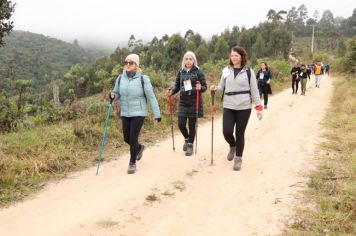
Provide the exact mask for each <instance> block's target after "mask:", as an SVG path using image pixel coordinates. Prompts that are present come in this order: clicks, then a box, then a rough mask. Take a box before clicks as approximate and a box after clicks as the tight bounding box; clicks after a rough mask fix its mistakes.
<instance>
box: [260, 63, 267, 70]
mask: <svg viewBox="0 0 356 236" xmlns="http://www.w3.org/2000/svg"><path fill="white" fill-rule="evenodd" d="M261 64H265V66H266V70H269V67H268V64H267V63H266V62H262V63H261Z"/></svg>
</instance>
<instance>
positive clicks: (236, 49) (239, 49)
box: [230, 46, 248, 67]
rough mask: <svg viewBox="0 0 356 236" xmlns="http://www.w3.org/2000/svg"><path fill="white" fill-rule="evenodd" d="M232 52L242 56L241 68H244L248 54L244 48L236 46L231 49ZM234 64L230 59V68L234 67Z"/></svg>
mask: <svg viewBox="0 0 356 236" xmlns="http://www.w3.org/2000/svg"><path fill="white" fill-rule="evenodd" d="M231 51H233V52H236V53H238V54H239V55H240V56H241V67H244V66H245V65H246V64H247V57H248V56H247V52H246V50H245V49H244V48H243V47H240V46H235V47H232V48H231ZM233 65H234V64H233V63H232V61H231V59H230V66H233Z"/></svg>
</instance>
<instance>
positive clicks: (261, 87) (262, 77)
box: [256, 62, 272, 109]
mask: <svg viewBox="0 0 356 236" xmlns="http://www.w3.org/2000/svg"><path fill="white" fill-rule="evenodd" d="M256 78H257V81H258V91H259V92H260V98H262V94H263V103H264V109H267V104H268V94H272V89H271V85H270V83H271V79H272V73H271V71H270V70H269V68H268V65H267V63H266V62H262V63H261V69H260V70H259V71H258V72H257V74H256Z"/></svg>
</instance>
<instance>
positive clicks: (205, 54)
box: [195, 43, 209, 65]
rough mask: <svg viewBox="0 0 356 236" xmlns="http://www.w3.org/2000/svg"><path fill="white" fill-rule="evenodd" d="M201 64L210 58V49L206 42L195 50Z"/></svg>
mask: <svg viewBox="0 0 356 236" xmlns="http://www.w3.org/2000/svg"><path fill="white" fill-rule="evenodd" d="M195 54H196V56H197V60H198V62H199V65H203V64H204V63H205V62H207V61H208V60H209V50H208V47H207V46H206V44H205V43H203V44H201V45H200V46H199V47H198V48H197V50H196V51H195Z"/></svg>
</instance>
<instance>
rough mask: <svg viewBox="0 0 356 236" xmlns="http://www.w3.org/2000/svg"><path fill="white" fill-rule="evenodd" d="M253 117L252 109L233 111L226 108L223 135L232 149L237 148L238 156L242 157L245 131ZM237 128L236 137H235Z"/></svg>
mask: <svg viewBox="0 0 356 236" xmlns="http://www.w3.org/2000/svg"><path fill="white" fill-rule="evenodd" d="M250 115H251V109H247V110H232V109H228V108H224V113H223V134H224V138H225V140H226V142H228V143H229V144H230V147H236V156H239V157H242V154H243V151H244V147H245V130H246V126H247V123H248V120H249V118H250ZM234 128H235V137H236V140H235V137H234Z"/></svg>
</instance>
